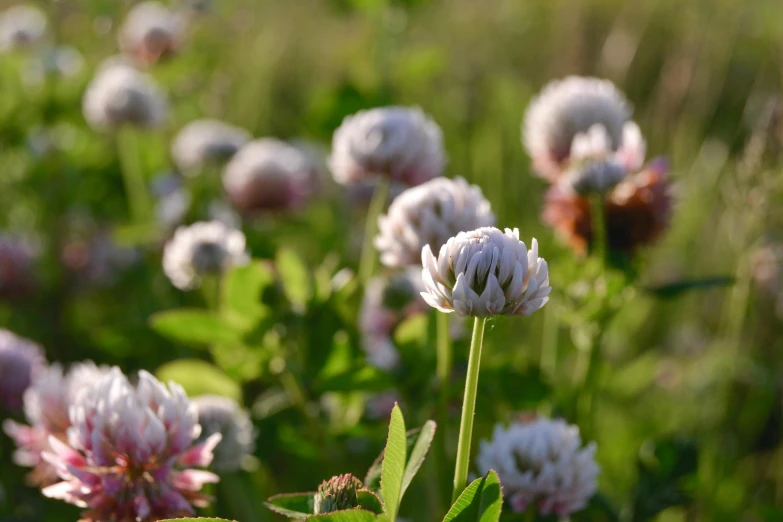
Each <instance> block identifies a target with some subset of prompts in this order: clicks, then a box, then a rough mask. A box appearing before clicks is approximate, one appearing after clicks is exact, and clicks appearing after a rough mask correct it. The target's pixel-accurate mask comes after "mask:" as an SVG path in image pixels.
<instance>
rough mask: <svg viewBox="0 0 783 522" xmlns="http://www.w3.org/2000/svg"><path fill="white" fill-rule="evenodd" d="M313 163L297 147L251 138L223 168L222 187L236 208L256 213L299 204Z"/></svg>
mask: <svg viewBox="0 0 783 522" xmlns="http://www.w3.org/2000/svg"><path fill="white" fill-rule="evenodd" d="M313 169H314V166H313V165H312V163H311V162H310V158H309V157H308V156H307V155H306V154H305V153H304V152H302V151H301V150H299V149H298V148H296V147H294V146H292V145H289V144H287V143H285V142H283V141H280V140H277V139H274V138H263V139H259V140H255V141H251V142H250V143H248V144H246V145H245V146H244V147H242V148H241V149H240V150H239V152H237V153H236V154H235V155H234V157H233V158H232V159H231V161H230V162H229V163H228V165H226V168H225V169H224V170H223V187H224V188H225V189H226V193H227V194H228V197H229V200H230V201H231V203H232V204H233V205H234V207H236V208H237V210H238V211H240V212H242V213H245V214H258V213H263V212H270V211H280V210H292V209H296V208H299V207H301V206H302V205H303V204H304V203H305V202H306V201H307V199H308V197H309V196H310V194H311V188H312V183H313V177H314V176H313Z"/></svg>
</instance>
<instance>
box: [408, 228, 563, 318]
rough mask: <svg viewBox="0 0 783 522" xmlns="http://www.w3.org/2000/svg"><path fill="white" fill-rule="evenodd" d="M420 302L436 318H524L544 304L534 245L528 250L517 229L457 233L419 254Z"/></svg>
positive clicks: (544, 277) (545, 290)
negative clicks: (452, 314)
mask: <svg viewBox="0 0 783 522" xmlns="http://www.w3.org/2000/svg"><path fill="white" fill-rule="evenodd" d="M421 257H422V265H423V266H424V269H423V270H422V279H423V280H424V287H425V289H426V291H424V292H422V293H421V295H422V297H423V298H424V300H425V301H426V302H427V304H429V305H430V306H432V307H433V308H437V309H438V310H440V311H441V312H446V313H449V312H456V313H457V315H459V316H461V317H468V316H474V317H487V316H490V315H530V314H532V313H533V312H535V311H536V310H538V309H539V308H541V307H542V306H544V305H545V304H546V302H547V301H549V297H548V296H549V293H550V292H551V291H552V288H551V287H550V286H549V270H548V267H547V263H546V261H545V260H544V259H543V258H541V257H538V241H536V240H535V239H533V242H532V244H531V248H530V250H528V249H527V247H526V246H525V243H523V242H522V241H520V240H519V230H518V229H516V228H515V229H513V230H511V229H508V228H507V229H506V231H505V233H503V232H501V231H500V230H498V229H497V228H493V227H485V228H479V229H477V230H473V231H470V232H460V233H459V234H457V235H456V236H455V237H453V238H451V239H449V240H448V242H446V244H445V245H443V246H442V247H441V248H440V253H439V254H438V257H435V255H434V254H433V253H432V249H431V248H430V247H429V245H427V246H425V247H424V248H423V249H422V251H421Z"/></svg>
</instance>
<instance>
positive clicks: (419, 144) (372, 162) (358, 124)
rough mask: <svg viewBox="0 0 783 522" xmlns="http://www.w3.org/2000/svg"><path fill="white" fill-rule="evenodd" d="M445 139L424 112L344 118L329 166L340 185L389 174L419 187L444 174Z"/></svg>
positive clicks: (393, 110) (398, 110)
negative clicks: (442, 172)
mask: <svg viewBox="0 0 783 522" xmlns="http://www.w3.org/2000/svg"><path fill="white" fill-rule="evenodd" d="M444 163H445V155H444V152H443V136H442V133H441V130H440V128H439V127H438V125H437V124H436V123H435V122H433V121H432V120H431V119H430V118H429V117H428V116H427V115H426V114H424V113H423V112H422V111H421V109H418V108H406V107H383V108H377V109H371V110H367V111H360V112H357V113H356V114H354V115H353V116H348V117H346V118H345V119H344V120H343V123H342V125H340V127H339V128H338V129H337V130H336V131H335V133H334V137H333V139H332V155H331V157H330V159H329V167H330V169H331V171H332V175H333V176H334V179H335V180H336V181H337V182H338V183H343V184H346V183H355V182H358V181H362V180H364V179H367V178H371V177H375V176H386V177H388V178H390V179H391V180H393V181H402V182H403V183H406V184H407V185H419V184H421V183H424V182H425V181H427V180H430V179H432V178H434V177H435V176H438V175H440V173H441V171H442V170H443V165H444Z"/></svg>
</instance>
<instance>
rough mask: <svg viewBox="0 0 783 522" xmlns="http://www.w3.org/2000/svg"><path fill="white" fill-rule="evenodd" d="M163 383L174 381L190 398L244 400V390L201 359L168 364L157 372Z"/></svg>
mask: <svg viewBox="0 0 783 522" xmlns="http://www.w3.org/2000/svg"><path fill="white" fill-rule="evenodd" d="M155 376H156V377H157V378H158V379H159V380H161V381H163V382H167V381H174V382H176V383H178V384H179V385H180V386H182V387H183V388H184V389H185V392H186V393H187V394H188V396H190V397H195V396H197V395H205V394H210V395H222V396H225V397H229V398H231V399H234V400H235V401H238V402H239V401H241V400H242V390H241V389H240V387H239V385H238V384H237V383H235V382H234V381H233V380H231V378H230V377H228V376H227V375H226V374H225V373H223V372H222V371H221V370H220V369H219V368H217V367H216V366H213V365H212V364H210V363H208V362H206V361H202V360H200V359H178V360H176V361H172V362H170V363H166V364H164V365H163V366H161V367H160V368H158V371H156V372H155Z"/></svg>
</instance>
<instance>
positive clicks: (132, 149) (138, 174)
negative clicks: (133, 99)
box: [117, 125, 150, 223]
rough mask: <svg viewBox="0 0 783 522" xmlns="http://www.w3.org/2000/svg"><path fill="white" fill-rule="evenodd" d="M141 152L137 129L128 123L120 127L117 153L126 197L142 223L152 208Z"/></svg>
mask: <svg viewBox="0 0 783 522" xmlns="http://www.w3.org/2000/svg"><path fill="white" fill-rule="evenodd" d="M140 153H141V150H140V147H139V142H138V136H137V135H136V129H134V128H133V127H131V126H128V125H126V126H123V127H122V128H120V129H119V130H118V131H117V155H118V156H119V159H120V170H121V171H122V178H123V182H124V183H125V197H126V198H127V200H128V208H129V210H130V214H131V217H132V219H133V221H134V222H135V223H142V222H143V221H144V220H145V219H146V218H147V210H148V209H149V208H150V207H149V201H148V195H147V183H146V181H145V179H144V167H143V166H142V164H141V157H140Z"/></svg>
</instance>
